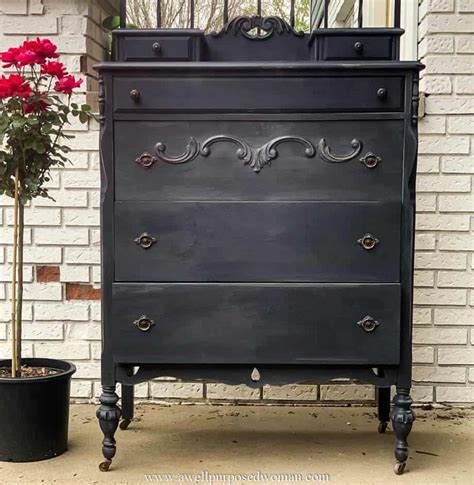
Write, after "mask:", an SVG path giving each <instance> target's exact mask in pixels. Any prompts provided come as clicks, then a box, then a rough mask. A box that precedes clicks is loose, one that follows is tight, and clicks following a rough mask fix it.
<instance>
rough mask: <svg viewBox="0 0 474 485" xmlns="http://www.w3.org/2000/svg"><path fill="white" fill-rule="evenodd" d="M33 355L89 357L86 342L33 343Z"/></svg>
mask: <svg viewBox="0 0 474 485" xmlns="http://www.w3.org/2000/svg"><path fill="white" fill-rule="evenodd" d="M34 350H35V357H44V358H51V359H70V360H84V359H89V358H90V347H89V344H88V343H70V342H58V343H35V344H34Z"/></svg>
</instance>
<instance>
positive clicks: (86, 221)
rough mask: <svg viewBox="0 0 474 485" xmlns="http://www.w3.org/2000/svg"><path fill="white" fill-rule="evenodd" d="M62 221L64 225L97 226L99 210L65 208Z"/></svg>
mask: <svg viewBox="0 0 474 485" xmlns="http://www.w3.org/2000/svg"><path fill="white" fill-rule="evenodd" d="M64 223H65V224H66V226H88V227H91V226H99V224H100V212H99V211H97V210H91V209H65V210H64Z"/></svg>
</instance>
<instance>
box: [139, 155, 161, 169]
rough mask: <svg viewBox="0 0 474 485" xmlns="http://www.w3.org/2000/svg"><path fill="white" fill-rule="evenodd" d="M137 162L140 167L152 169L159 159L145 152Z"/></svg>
mask: <svg viewBox="0 0 474 485" xmlns="http://www.w3.org/2000/svg"><path fill="white" fill-rule="evenodd" d="M135 162H137V163H138V165H141V166H142V167H143V168H150V167H151V166H152V165H153V164H154V163H155V162H157V159H156V158H155V157H154V156H153V155H152V154H151V153H148V152H143V153H142V154H141V155H140V156H139V157H138V158H137V159H136V160H135Z"/></svg>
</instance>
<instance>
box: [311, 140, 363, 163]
mask: <svg viewBox="0 0 474 485" xmlns="http://www.w3.org/2000/svg"><path fill="white" fill-rule="evenodd" d="M351 147H352V149H353V150H352V152H351V153H349V154H347V155H333V154H332V153H331V150H330V149H329V147H328V145H327V142H326V139H325V138H321V140H319V144H318V150H319V156H320V157H321V158H322V159H323V160H324V161H325V162H329V163H342V162H348V161H349V160H352V159H353V158H355V157H357V155H359V153H360V152H361V151H362V142H361V141H360V140H357V139H356V138H354V139H353V140H352V141H351Z"/></svg>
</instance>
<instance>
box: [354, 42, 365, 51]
mask: <svg viewBox="0 0 474 485" xmlns="http://www.w3.org/2000/svg"><path fill="white" fill-rule="evenodd" d="M354 50H355V51H356V52H362V51H363V50H364V44H362V42H356V43H355V44H354Z"/></svg>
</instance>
